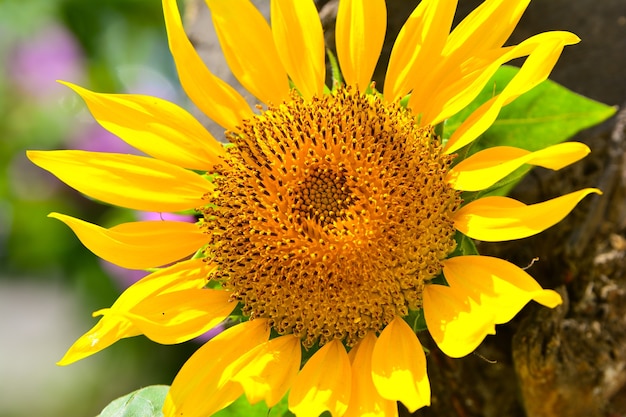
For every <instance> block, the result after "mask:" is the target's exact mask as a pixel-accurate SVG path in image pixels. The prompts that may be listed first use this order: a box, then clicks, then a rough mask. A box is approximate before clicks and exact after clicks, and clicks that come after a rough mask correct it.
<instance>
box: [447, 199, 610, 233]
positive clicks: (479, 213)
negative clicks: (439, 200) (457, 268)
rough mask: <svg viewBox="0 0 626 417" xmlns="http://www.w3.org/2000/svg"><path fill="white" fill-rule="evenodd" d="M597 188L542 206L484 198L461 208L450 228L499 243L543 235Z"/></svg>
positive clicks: (540, 204)
mask: <svg viewBox="0 0 626 417" xmlns="http://www.w3.org/2000/svg"><path fill="white" fill-rule="evenodd" d="M591 193H596V194H602V192H601V191H600V190H598V189H597V188H585V189H583V190H580V191H576V192H573V193H569V194H566V195H563V196H561V197H557V198H553V199H552V200H548V201H544V202H543V203H537V204H531V205H526V204H524V203H522V202H520V201H517V200H514V199H512V198H509V197H495V196H494V197H484V198H481V199H478V200H475V201H472V202H470V203H468V204H466V205H465V206H463V207H461V208H460V209H459V210H458V211H457V212H456V213H455V214H454V225H455V227H456V228H457V230H459V231H460V232H462V233H463V234H465V235H467V236H469V237H471V238H472V239H477V240H483V241H485V242H502V241H506V240H514V239H522V238H525V237H528V236H533V235H536V234H537V233H540V232H543V231H544V230H546V229H547V228H548V227H551V226H553V225H555V224H557V223H558V222H560V221H561V220H563V219H564V218H565V216H567V215H568V214H569V212H570V211H572V210H573V209H574V207H576V205H577V204H578V202H579V201H580V200H582V199H583V198H585V197H586V196H587V195H589V194H591Z"/></svg>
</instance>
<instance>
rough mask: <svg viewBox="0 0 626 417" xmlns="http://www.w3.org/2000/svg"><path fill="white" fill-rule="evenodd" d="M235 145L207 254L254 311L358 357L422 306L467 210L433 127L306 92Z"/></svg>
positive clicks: (254, 124) (362, 101) (364, 98)
mask: <svg viewBox="0 0 626 417" xmlns="http://www.w3.org/2000/svg"><path fill="white" fill-rule="evenodd" d="M229 138H230V140H231V142H232V143H233V144H234V145H235V146H233V147H231V148H230V149H229V155H228V157H227V158H226V160H227V168H226V169H224V170H222V171H221V172H220V176H219V178H218V179H217V180H216V188H217V189H218V190H219V193H218V194H216V195H211V197H210V198H209V199H208V200H207V206H206V207H207V208H205V209H203V214H204V219H205V222H204V228H205V230H206V231H207V233H209V234H210V235H211V241H210V244H209V245H208V246H207V249H206V250H205V254H206V257H207V259H210V261H211V262H213V263H215V264H216V265H218V272H217V273H216V275H215V277H214V278H215V279H217V280H219V281H220V282H221V283H222V284H223V285H224V287H225V288H226V289H227V290H229V291H231V292H232V297H233V300H236V301H238V302H241V303H242V304H243V311H244V313H245V314H247V315H249V316H250V317H252V318H268V319H269V323H270V325H271V326H272V327H273V328H274V329H275V330H276V331H277V332H278V333H279V334H287V333H293V334H295V335H296V336H298V337H299V338H302V340H303V344H304V346H305V347H307V348H308V347H311V346H312V345H313V344H314V343H316V342H319V344H320V345H323V344H325V343H326V342H328V341H329V340H332V339H339V340H343V341H345V342H346V344H347V345H348V346H352V345H354V344H355V343H356V342H357V341H358V340H360V339H362V338H363V337H364V336H365V335H366V334H367V333H368V332H370V331H374V332H379V331H381V330H382V329H383V328H384V327H385V325H387V324H389V323H390V322H391V321H392V320H393V319H394V318H395V317H397V316H406V315H407V314H408V311H409V309H412V310H416V309H418V308H420V307H421V294H422V290H423V287H424V284H425V283H426V282H428V281H429V280H431V279H432V278H433V277H435V276H436V275H438V274H439V273H440V272H441V261H442V260H443V259H445V258H446V257H447V256H448V254H449V253H450V252H452V251H453V250H454V248H455V240H454V234H455V228H454V224H453V222H452V220H451V219H452V214H453V213H454V211H455V210H456V208H457V207H458V206H459V204H460V198H459V193H458V191H456V190H454V189H453V188H452V187H451V186H450V185H449V184H448V183H447V182H446V180H445V178H446V175H447V173H448V171H449V168H450V163H451V161H452V156H450V155H446V154H445V153H444V152H443V151H442V147H441V144H440V140H439V138H438V137H437V136H435V135H434V133H433V130H432V128H431V127H430V126H426V127H420V126H419V123H418V122H417V119H416V116H414V115H413V114H411V113H410V112H409V111H408V110H407V109H406V108H403V107H401V106H400V105H399V104H397V103H391V104H389V103H385V102H384V101H382V100H380V99H378V98H377V97H376V96H373V95H366V94H361V93H359V92H358V90H357V89H355V88H350V87H347V88H340V89H338V90H337V91H335V92H334V93H332V94H328V95H324V96H321V97H317V96H316V97H313V98H312V99H311V100H308V101H305V100H304V99H303V98H302V97H300V96H298V95H294V96H293V97H292V99H291V101H289V102H287V103H283V104H281V105H279V106H270V107H269V108H268V109H267V110H265V111H264V112H263V113H262V114H261V115H259V116H255V117H253V118H251V119H248V120H246V121H244V123H243V124H242V126H241V129H240V131H239V133H230V135H229Z"/></svg>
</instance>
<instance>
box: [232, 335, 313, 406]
mask: <svg viewBox="0 0 626 417" xmlns="http://www.w3.org/2000/svg"><path fill="white" fill-rule="evenodd" d="M300 356H301V348H300V339H299V338H297V337H295V336H293V335H286V336H281V337H277V338H275V339H272V340H269V341H267V342H265V343H263V344H261V345H258V346H257V347H255V348H254V349H252V350H251V351H249V352H248V353H246V354H244V355H243V356H242V357H241V358H239V359H238V360H237V361H235V362H234V363H233V365H232V370H231V372H232V376H231V377H230V378H231V379H232V380H233V381H235V382H238V383H239V384H241V387H242V388H243V390H244V392H245V394H246V397H247V399H248V402H250V404H256V403H257V402H259V401H261V400H265V403H266V404H267V406H268V407H273V406H274V405H276V403H278V402H279V401H280V400H281V399H282V398H283V396H284V395H285V394H286V393H287V390H288V389H289V388H291V385H292V384H293V381H294V380H295V378H296V375H297V374H298V371H299V370H300Z"/></svg>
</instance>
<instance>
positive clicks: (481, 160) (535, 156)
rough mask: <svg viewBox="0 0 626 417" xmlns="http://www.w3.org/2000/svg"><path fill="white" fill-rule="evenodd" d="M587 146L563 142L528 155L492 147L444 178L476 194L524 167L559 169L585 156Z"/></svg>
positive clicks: (587, 149) (519, 150) (506, 148)
mask: <svg viewBox="0 0 626 417" xmlns="http://www.w3.org/2000/svg"><path fill="white" fill-rule="evenodd" d="M589 152H590V149H589V147H588V146H587V145H585V144H583V143H579V142H565V143H559V144H557V145H553V146H548V147H547V148H544V149H540V150H538V151H535V152H530V151H527V150H524V149H520V148H514V147H511V146H494V147H492V148H487V149H484V150H482V151H480V152H477V153H475V154H473V155H471V156H470V157H468V158H466V159H464V160H462V161H461V162H459V163H458V164H457V165H455V166H454V167H453V168H452V169H451V170H450V171H449V173H448V179H449V181H450V183H451V184H452V186H453V187H454V189H455V190H463V191H479V190H484V189H486V188H489V187H491V186H492V185H494V184H495V183H497V182H498V181H500V180H501V179H503V178H504V177H506V176H507V175H509V174H510V173H512V172H513V171H515V170H516V169H517V168H520V167H521V166H522V165H524V164H529V165H536V166H541V167H544V168H549V169H553V170H559V169H561V168H563V167H565V166H567V165H569V164H572V163H574V162H576V161H578V160H580V159H582V158H584V157H585V156H586V155H587V154H589Z"/></svg>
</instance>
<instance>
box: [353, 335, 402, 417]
mask: <svg viewBox="0 0 626 417" xmlns="http://www.w3.org/2000/svg"><path fill="white" fill-rule="evenodd" d="M375 344H376V336H375V335H374V333H372V332H370V333H368V334H367V336H365V337H364V338H363V339H362V340H361V341H360V342H359V343H358V344H357V345H356V346H354V347H353V348H352V350H350V353H349V354H348V357H349V358H350V365H351V368H352V389H351V394H350V404H349V405H348V411H346V413H345V414H344V415H343V417H397V415H398V406H397V405H396V402H395V401H391V400H387V399H385V398H383V397H382V396H381V395H380V394H379V393H378V390H376V387H375V386H374V381H373V379H372V352H373V351H374V345H375Z"/></svg>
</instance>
